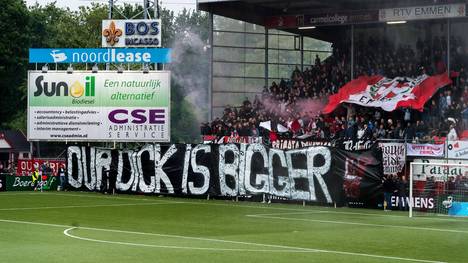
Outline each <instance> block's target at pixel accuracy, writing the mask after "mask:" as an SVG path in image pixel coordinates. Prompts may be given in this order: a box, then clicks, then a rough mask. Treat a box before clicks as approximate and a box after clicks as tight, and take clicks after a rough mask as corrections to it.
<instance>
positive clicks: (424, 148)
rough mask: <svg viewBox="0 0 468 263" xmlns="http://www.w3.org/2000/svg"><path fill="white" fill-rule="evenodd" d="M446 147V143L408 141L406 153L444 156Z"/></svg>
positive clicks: (410, 154)
mask: <svg viewBox="0 0 468 263" xmlns="http://www.w3.org/2000/svg"><path fill="white" fill-rule="evenodd" d="M444 148H445V144H429V143H425V144H417V143H407V144H406V153H407V155H408V156H427V157H443V156H444Z"/></svg>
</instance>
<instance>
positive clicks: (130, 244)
mask: <svg viewBox="0 0 468 263" xmlns="http://www.w3.org/2000/svg"><path fill="white" fill-rule="evenodd" d="M74 229H79V228H77V227H71V228H68V229H65V230H64V231H63V234H65V235H66V236H68V237H71V238H75V239H80V240H85V241H92V242H98V243H108V244H117V245H128V246H139V247H154V248H169V249H188V250H209V251H234V252H276V253H278V252H279V253H313V252H315V251H314V250H310V251H309V250H293V249H290V250H274V249H242V248H212V247H187V246H168V245H152V244H142V243H130V242H122V241H109V240H101V239H93V238H86V237H79V236H76V235H72V234H70V231H72V230H74Z"/></svg>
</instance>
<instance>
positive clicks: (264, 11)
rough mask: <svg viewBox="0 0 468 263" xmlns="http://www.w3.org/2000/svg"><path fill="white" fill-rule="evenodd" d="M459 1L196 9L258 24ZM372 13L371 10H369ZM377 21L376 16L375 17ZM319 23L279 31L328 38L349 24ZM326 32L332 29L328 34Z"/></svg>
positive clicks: (228, 3)
mask: <svg viewBox="0 0 468 263" xmlns="http://www.w3.org/2000/svg"><path fill="white" fill-rule="evenodd" d="M465 2H466V1H463V0H394V1H390V0H328V1H323V0H294V1H293V0H290V1H288V0H242V1H233V0H198V8H199V9H200V10H203V11H207V12H210V13H213V14H215V15H220V16H225V17H229V18H233V19H237V20H242V21H246V22H249V23H253V24H258V25H264V26H265V25H266V26H267V27H270V28H273V27H272V26H268V23H267V22H266V21H267V18H269V17H275V16H276V17H280V16H281V17H287V16H298V15H314V14H336V13H350V12H361V13H369V11H373V12H374V13H373V14H376V15H377V16H378V10H379V9H384V8H397V7H411V6H430V5H442V4H457V3H465ZM371 13H372V12H371ZM377 20H378V17H377ZM333 27H334V28H333V30H330V28H329V26H323V27H322V26H321V27H320V28H317V29H315V30H298V29H297V28H283V29H282V30H285V31H288V32H291V33H296V34H301V35H306V36H312V37H315V38H319V39H328V40H332V39H333V38H336V36H333V35H331V33H333V34H334V35H336V34H337V33H340V31H341V30H346V28H349V27H336V26H333ZM330 31H332V32H331V33H330Z"/></svg>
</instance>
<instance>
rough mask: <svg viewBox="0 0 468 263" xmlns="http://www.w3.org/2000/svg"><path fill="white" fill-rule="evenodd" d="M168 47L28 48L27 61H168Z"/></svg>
mask: <svg viewBox="0 0 468 263" xmlns="http://www.w3.org/2000/svg"><path fill="white" fill-rule="evenodd" d="M169 62H171V49H170V48H149V49H146V48H126V49H121V48H30V49H29V63H169Z"/></svg>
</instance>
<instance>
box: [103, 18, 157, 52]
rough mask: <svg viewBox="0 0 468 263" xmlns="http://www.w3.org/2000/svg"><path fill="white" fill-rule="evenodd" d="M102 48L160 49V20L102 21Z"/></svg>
mask: <svg viewBox="0 0 468 263" xmlns="http://www.w3.org/2000/svg"><path fill="white" fill-rule="evenodd" d="M101 36H102V38H101V39H102V40H101V43H102V47H161V19H151V20H148V19H127V20H115V19H112V20H102V30H101Z"/></svg>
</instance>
